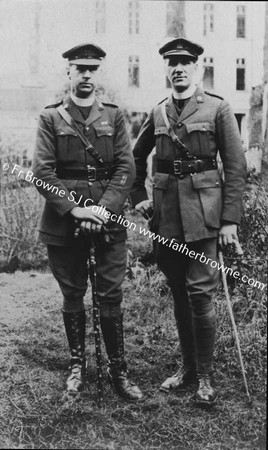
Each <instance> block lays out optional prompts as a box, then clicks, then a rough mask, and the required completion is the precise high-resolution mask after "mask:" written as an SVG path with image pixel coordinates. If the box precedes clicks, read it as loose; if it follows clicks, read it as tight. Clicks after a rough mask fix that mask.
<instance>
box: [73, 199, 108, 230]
mask: <svg viewBox="0 0 268 450" xmlns="http://www.w3.org/2000/svg"><path fill="white" fill-rule="evenodd" d="M92 206H93V205H92ZM92 206H90V207H89V208H80V207H79V206H75V207H74V208H73V209H72V210H71V211H70V214H71V215H72V216H73V217H74V218H75V219H76V220H79V221H81V223H80V224H79V228H80V230H81V231H82V232H83V233H85V234H91V233H100V232H101V229H102V226H103V225H104V224H105V223H107V220H108V219H107V218H106V217H105V216H104V215H103V214H100V213H98V212H95V211H92Z"/></svg>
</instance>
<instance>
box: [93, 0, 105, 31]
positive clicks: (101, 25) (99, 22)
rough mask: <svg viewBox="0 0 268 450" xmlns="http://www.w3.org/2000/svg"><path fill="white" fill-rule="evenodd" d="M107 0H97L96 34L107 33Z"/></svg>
mask: <svg viewBox="0 0 268 450" xmlns="http://www.w3.org/2000/svg"><path fill="white" fill-rule="evenodd" d="M105 9H106V4H105V0H96V22H95V25H96V27H95V31H96V34H103V33H105V28H106V19H105Z"/></svg>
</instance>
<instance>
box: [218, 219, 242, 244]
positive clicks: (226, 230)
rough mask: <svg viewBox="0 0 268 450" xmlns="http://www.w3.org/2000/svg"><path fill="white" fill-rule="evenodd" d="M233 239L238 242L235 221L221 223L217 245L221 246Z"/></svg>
mask: <svg viewBox="0 0 268 450" xmlns="http://www.w3.org/2000/svg"><path fill="white" fill-rule="evenodd" d="M235 241H237V242H238V236H237V225H236V224H235V223H230V224H225V225H222V226H221V228H220V231H219V239H218V242H219V245H220V246H221V247H222V248H223V247H225V246H226V245H230V244H233V243H234V242H235Z"/></svg>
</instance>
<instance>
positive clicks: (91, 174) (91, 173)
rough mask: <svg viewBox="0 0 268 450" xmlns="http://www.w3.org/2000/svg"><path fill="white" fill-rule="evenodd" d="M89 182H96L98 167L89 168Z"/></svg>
mask: <svg viewBox="0 0 268 450" xmlns="http://www.w3.org/2000/svg"><path fill="white" fill-rule="evenodd" d="M87 179H88V181H96V167H90V166H87Z"/></svg>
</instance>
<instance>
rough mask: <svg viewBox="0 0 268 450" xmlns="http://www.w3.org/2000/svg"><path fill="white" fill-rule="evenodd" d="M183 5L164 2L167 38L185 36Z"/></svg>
mask: <svg viewBox="0 0 268 450" xmlns="http://www.w3.org/2000/svg"><path fill="white" fill-rule="evenodd" d="M184 23H185V5H184V2H174V1H167V2H166V34H167V36H170V37H174V36H185V31H184Z"/></svg>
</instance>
